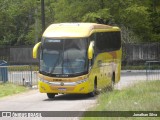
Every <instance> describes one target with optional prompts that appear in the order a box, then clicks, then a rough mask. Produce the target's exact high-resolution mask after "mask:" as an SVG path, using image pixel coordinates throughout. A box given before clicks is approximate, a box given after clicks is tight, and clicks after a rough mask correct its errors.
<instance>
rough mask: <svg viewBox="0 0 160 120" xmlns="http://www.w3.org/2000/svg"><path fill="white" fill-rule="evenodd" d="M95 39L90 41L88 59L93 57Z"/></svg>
mask: <svg viewBox="0 0 160 120" xmlns="http://www.w3.org/2000/svg"><path fill="white" fill-rule="evenodd" d="M93 46H94V41H92V42H90V45H89V48H88V59H89V60H91V59H92V58H93V53H94V49H93Z"/></svg>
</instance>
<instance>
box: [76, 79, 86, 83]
mask: <svg viewBox="0 0 160 120" xmlns="http://www.w3.org/2000/svg"><path fill="white" fill-rule="evenodd" d="M87 80H88V78H86V79H83V80H79V81H77V82H76V83H77V84H81V83H84V82H86V81H87Z"/></svg>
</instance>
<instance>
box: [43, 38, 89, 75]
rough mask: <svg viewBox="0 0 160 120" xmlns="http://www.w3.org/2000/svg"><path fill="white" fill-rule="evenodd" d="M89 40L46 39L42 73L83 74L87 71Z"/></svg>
mask: <svg viewBox="0 0 160 120" xmlns="http://www.w3.org/2000/svg"><path fill="white" fill-rule="evenodd" d="M87 46H88V42H87V39H85V38H83V39H45V40H44V42H43V43H42V51H41V57H40V72H41V73H46V74H51V75H71V74H81V73H84V72H86V71H87V65H88V64H87V61H88V59H87Z"/></svg>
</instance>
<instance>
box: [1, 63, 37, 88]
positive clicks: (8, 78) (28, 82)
mask: <svg viewBox="0 0 160 120" xmlns="http://www.w3.org/2000/svg"><path fill="white" fill-rule="evenodd" d="M34 70H35V71H34ZM0 82H3V83H4V82H9V83H13V84H17V85H23V86H29V87H32V86H34V85H37V82H38V72H37V68H36V67H34V69H33V66H30V65H14V66H0Z"/></svg>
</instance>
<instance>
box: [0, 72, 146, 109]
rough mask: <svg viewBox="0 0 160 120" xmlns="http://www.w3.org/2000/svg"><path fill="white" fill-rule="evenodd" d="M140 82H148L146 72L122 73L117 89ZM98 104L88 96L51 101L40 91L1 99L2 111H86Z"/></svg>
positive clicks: (62, 97) (60, 98) (59, 97)
mask: <svg viewBox="0 0 160 120" xmlns="http://www.w3.org/2000/svg"><path fill="white" fill-rule="evenodd" d="M138 80H146V74H145V72H144V71H141V72H134V71H122V76H121V81H120V82H119V83H118V84H117V85H115V88H116V89H122V88H124V87H127V86H129V85H131V84H133V83H135V82H137V81H138ZM95 104H96V97H93V98H89V97H88V96H87V95H58V96H56V98H55V99H54V100H49V99H48V98H47V96H46V94H41V93H39V92H38V90H32V91H29V92H26V93H22V94H18V95H14V96H9V97H4V98H1V99H0V111H85V110H87V109H88V108H89V107H91V106H93V105H95Z"/></svg>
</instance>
